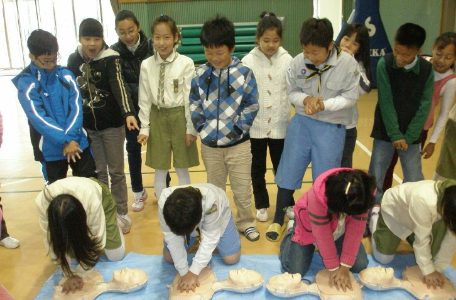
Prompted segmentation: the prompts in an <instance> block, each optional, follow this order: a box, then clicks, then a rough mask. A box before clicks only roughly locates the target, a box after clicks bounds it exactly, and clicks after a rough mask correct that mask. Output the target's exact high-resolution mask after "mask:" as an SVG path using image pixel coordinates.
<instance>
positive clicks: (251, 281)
mask: <svg viewBox="0 0 456 300" xmlns="http://www.w3.org/2000/svg"><path fill="white" fill-rule="evenodd" d="M228 281H229V282H230V283H232V284H234V285H235V288H246V287H250V286H254V285H258V284H260V283H262V282H263V276H261V274H260V273H258V272H256V271H254V270H247V269H244V268H241V269H239V270H231V271H229V277H228Z"/></svg>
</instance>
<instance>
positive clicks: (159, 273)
mask: <svg viewBox="0 0 456 300" xmlns="http://www.w3.org/2000/svg"><path fill="white" fill-rule="evenodd" d="M368 256H369V267H375V266H378V265H379V264H378V263H377V262H376V261H375V260H374V259H373V258H372V255H368ZM188 258H189V261H191V258H193V255H189V256H188ZM414 265H416V262H415V258H414V256H413V255H411V254H410V255H396V257H395V259H394V260H393V262H392V263H391V264H389V265H385V266H386V267H392V268H394V271H395V272H394V274H395V276H396V277H397V278H401V277H402V270H404V268H405V267H407V266H414ZM125 267H128V268H131V269H136V268H138V269H142V270H144V271H145V272H146V273H147V276H148V282H147V285H146V287H145V288H143V289H141V290H139V291H136V292H134V293H130V294H121V293H104V294H101V295H100V296H99V297H98V298H97V300H98V299H99V300H102V299H168V288H167V287H166V285H167V284H171V283H172V281H173V279H174V277H175V276H176V273H177V272H176V270H175V269H174V266H173V265H171V264H169V263H167V262H165V261H164V260H163V258H162V256H161V255H142V254H138V253H134V252H130V253H129V254H127V255H126V256H125V258H124V259H123V260H122V261H119V262H110V261H108V260H107V259H106V257H104V256H102V257H101V258H100V261H99V262H98V263H97V265H96V266H95V269H97V270H98V271H99V272H100V273H101V274H102V275H103V277H104V281H106V282H108V281H111V279H112V272H113V271H115V270H120V269H123V268H125ZM210 267H211V268H212V270H213V271H214V272H215V274H216V276H217V280H219V281H221V280H225V279H226V278H227V277H228V271H229V270H237V269H240V268H245V269H251V270H256V271H258V272H260V273H261V274H262V275H263V277H264V284H263V287H261V288H260V289H258V290H257V291H255V292H253V293H248V294H237V293H233V292H228V291H220V292H216V293H215V294H214V297H213V298H212V299H214V300H217V299H230V300H233V299H258V300H263V299H283V298H279V297H275V296H273V295H272V294H271V293H269V291H268V290H267V289H266V287H265V285H266V282H267V281H268V279H269V278H270V277H272V276H274V275H277V274H281V273H283V270H282V269H281V266H280V261H279V258H278V256H277V255H242V256H241V260H240V261H239V262H238V263H237V264H235V265H230V266H228V265H226V264H225V263H224V262H223V260H222V258H221V257H220V255H214V256H213V257H212V261H211V263H210ZM323 268H324V267H323V263H322V261H321V257H320V255H319V254H318V253H315V254H314V258H313V261H312V264H311V266H310V270H309V272H308V273H307V274H306V276H305V277H304V278H305V279H307V280H309V281H310V282H313V281H314V279H315V275H316V274H317V272H318V271H320V270H322V269H323ZM444 273H445V275H446V276H447V277H448V278H449V279H450V280H451V282H453V284H455V283H456V270H455V269H454V268H453V267H452V266H449V267H448V268H447V269H446V270H445V271H444ZM355 277H356V279H358V277H357V274H355ZM61 279H62V272H61V271H60V270H57V271H56V272H55V273H54V274H53V275H52V276H51V277H50V278H49V279H48V280H47V281H46V283H45V284H44V285H43V288H42V289H41V290H40V292H39V293H38V295H37V296H36V298H35V299H38V300H48V299H51V298H52V295H53V294H54V289H53V286H54V285H57V284H58V283H59V281H60V280H61ZM305 282H307V281H305ZM455 286H456V285H455ZM362 291H363V297H364V299H368V300H369V299H389V300H391V299H415V298H414V297H413V296H412V295H411V294H409V293H408V292H406V291H403V290H389V291H384V292H379V291H372V290H369V289H367V288H366V287H363V289H362ZM302 298H306V299H318V297H316V296H312V295H308V296H307V297H306V296H301V297H299V299H302ZM297 299H298V298H297Z"/></svg>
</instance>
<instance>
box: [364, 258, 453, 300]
mask: <svg viewBox="0 0 456 300" xmlns="http://www.w3.org/2000/svg"><path fill="white" fill-rule="evenodd" d="M359 280H360V281H361V282H362V283H363V284H364V285H365V286H366V287H367V288H369V289H373V290H377V291H382V290H390V289H403V290H406V291H408V292H409V293H411V294H412V295H413V296H415V297H416V298H417V299H422V300H452V299H455V298H456V290H455V289H454V286H453V284H452V283H451V281H449V280H448V279H447V280H446V281H445V284H444V286H443V288H437V289H433V288H430V289H428V288H427V286H426V284H425V283H424V282H423V274H422V273H421V270H420V268H419V267H418V266H413V267H409V268H406V269H405V270H404V271H403V272H402V280H401V279H398V278H396V277H394V270H393V269H392V268H384V267H381V266H378V267H374V268H367V269H365V270H363V271H361V272H360V273H359Z"/></svg>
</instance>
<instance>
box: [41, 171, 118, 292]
mask: <svg viewBox="0 0 456 300" xmlns="http://www.w3.org/2000/svg"><path fill="white" fill-rule="evenodd" d="M35 203H36V205H37V207H38V214H39V223H40V228H41V230H42V233H43V241H44V246H45V248H46V250H47V251H48V253H49V255H50V256H51V258H52V259H53V260H54V261H55V262H56V263H57V264H58V265H59V266H60V267H61V268H62V272H63V276H64V277H66V278H67V280H65V282H64V283H63V284H62V286H63V289H62V292H65V293H67V294H68V293H69V292H75V291H76V290H81V289H82V287H83V285H84V282H83V281H82V278H81V276H82V274H83V273H84V272H85V271H87V270H90V269H92V268H93V267H94V266H95V264H96V263H97V261H98V259H99V257H100V255H101V252H102V251H104V253H105V254H106V256H107V258H108V259H109V260H110V261H119V260H122V259H123V257H124V255H125V240H124V236H123V234H122V230H121V228H120V227H119V225H118V224H117V221H116V219H117V215H118V214H117V208H116V202H115V201H114V199H113V197H112V195H111V193H110V192H109V188H108V187H107V186H106V185H104V184H103V183H101V182H100V181H98V180H96V179H94V178H84V177H68V178H65V179H61V180H57V181H55V182H54V183H52V184H50V185H49V186H48V187H46V188H45V189H44V190H43V191H42V192H41V193H40V194H38V196H37V197H36V199H35ZM71 259H75V260H76V261H77V262H78V266H77V267H76V269H74V270H73V269H72V268H71V267H70V262H71Z"/></svg>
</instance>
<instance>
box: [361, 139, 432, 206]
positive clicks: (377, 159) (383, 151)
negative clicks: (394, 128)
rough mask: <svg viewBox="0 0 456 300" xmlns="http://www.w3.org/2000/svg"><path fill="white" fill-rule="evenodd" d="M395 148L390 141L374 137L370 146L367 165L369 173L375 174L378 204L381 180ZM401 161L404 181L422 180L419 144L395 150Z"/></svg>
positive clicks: (380, 196)
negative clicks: (403, 149) (370, 151)
mask: <svg viewBox="0 0 456 300" xmlns="http://www.w3.org/2000/svg"><path fill="white" fill-rule="evenodd" d="M394 151H396V148H395V147H394V146H393V143H391V142H385V141H382V140H379V139H374V145H373V147H372V157H371V161H370V165H369V174H370V175H372V176H375V178H376V180H377V194H376V195H375V203H376V204H380V203H381V201H382V197H383V181H384V180H385V174H386V171H387V170H388V167H389V165H390V163H391V159H392V158H393V155H394ZM397 153H398V154H399V159H400V161H401V166H402V172H403V173H404V182H415V181H420V180H424V176H423V172H422V170H421V155H420V144H412V145H409V146H408V149H407V151H397Z"/></svg>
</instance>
